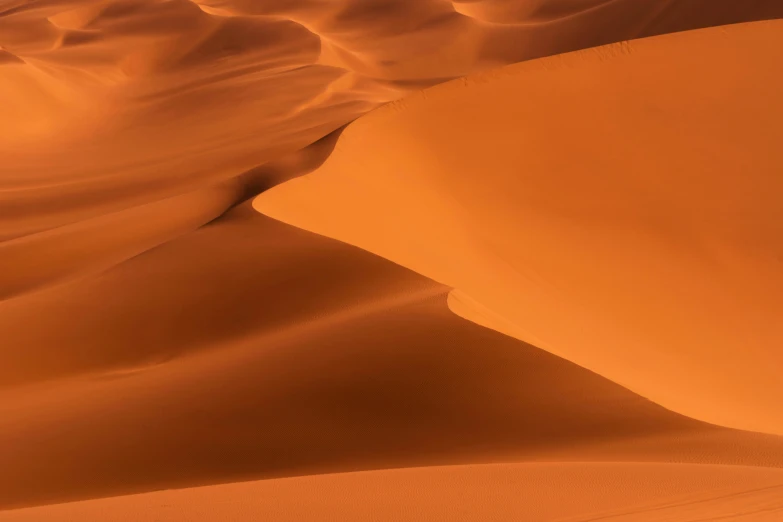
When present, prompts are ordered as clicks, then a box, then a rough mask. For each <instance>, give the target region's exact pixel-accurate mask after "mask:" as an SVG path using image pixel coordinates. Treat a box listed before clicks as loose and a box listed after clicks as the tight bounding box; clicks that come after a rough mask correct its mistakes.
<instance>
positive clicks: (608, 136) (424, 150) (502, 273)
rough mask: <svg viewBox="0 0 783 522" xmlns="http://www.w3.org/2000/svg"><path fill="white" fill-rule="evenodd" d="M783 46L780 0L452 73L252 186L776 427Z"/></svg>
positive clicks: (543, 335) (301, 218) (261, 201)
mask: <svg viewBox="0 0 783 522" xmlns="http://www.w3.org/2000/svg"><path fill="white" fill-rule="evenodd" d="M782 60H783V22H782V21H774V22H759V23H753V24H742V25H735V26H727V27H721V28H713V29H704V30H699V31H692V32H686V33H678V34H673V35H667V36H659V37H654V38H649V39H644V40H638V41H633V42H625V43H622V44H616V45H610V46H607V47H600V48H596V49H590V50H585V51H581V52H576V53H572V54H567V55H561V56H557V57H553V58H549V59H542V60H539V61H533V62H527V63H525V64H519V65H515V66H510V67H507V68H505V69H502V70H499V71H496V72H492V73H487V74H484V75H481V76H478V77H474V78H471V79H467V80H459V81H455V82H451V83H449V84H446V85H443V86H438V87H434V88H432V89H429V90H425V91H423V92H422V93H420V94H416V95H413V96H411V97H410V98H407V99H405V100H402V101H400V102H397V103H393V104H390V105H388V106H386V107H384V108H382V109H380V110H378V111H376V112H374V113H372V114H370V115H368V116H366V117H364V118H362V119H360V120H358V121H357V122H355V123H354V124H352V125H350V126H349V127H348V129H347V130H346V131H345V132H344V134H343V135H342V136H341V138H340V140H339V142H338V144H337V148H336V149H335V152H334V154H333V155H332V156H331V157H330V158H329V159H328V161H327V162H326V163H324V165H322V166H321V167H320V168H319V169H317V170H316V171H314V172H313V173H311V174H310V175H308V176H306V177H303V178H298V179H295V180H293V181H290V182H287V183H285V184H283V185H280V186H277V187H275V188H273V189H272V190H270V191H268V192H265V193H264V194H262V195H261V196H259V197H258V198H257V199H256V200H255V206H256V208H257V209H258V210H259V211H261V212H263V213H264V214H266V215H269V216H272V217H275V218H277V219H280V220H283V221H285V222H287V223H291V224H294V225H296V226H298V227H302V228H305V229H308V230H313V231H316V232H318V233H321V234H324V235H327V236H330V237H334V238H337V239H340V240H342V241H346V242H348V243H351V244H354V245H358V246H361V247H362V248H364V249H366V250H369V251H370V252H373V253H376V254H378V255H381V256H383V257H386V258H388V259H391V260H393V261H395V262H397V263H400V264H402V265H403V266H407V267H409V268H411V269H413V270H415V271H417V272H419V273H421V274H424V275H426V276H428V277H431V278H433V279H435V280H437V281H440V282H442V283H444V284H447V285H450V286H453V287H455V288H457V289H458V290H459V291H460V292H461V293H462V294H463V295H464V296H466V297H467V299H463V302H473V303H476V304H477V305H478V306H474V307H473V308H474V311H473V312H470V311H466V310H467V309H469V308H470V307H469V306H468V307H466V306H463V307H462V312H461V313H462V314H463V315H468V316H469V315H470V314H471V313H474V314H476V315H477V316H480V321H479V322H482V324H490V323H491V322H493V321H494V322H495V323H497V326H496V327H497V329H500V330H502V331H506V332H508V333H512V334H513V335H515V336H516V337H518V338H520V339H522V340H525V341H527V342H530V343H531V344H533V345H535V346H538V347H540V348H544V349H546V350H548V351H550V352H552V353H555V354H558V355H560V356H563V357H565V358H567V359H569V360H571V361H574V362H576V363H577V364H579V365H580V366H583V367H585V368H589V369H591V370H593V371H596V372H597V373H599V374H601V375H603V376H605V377H607V378H609V379H611V380H612V381H615V382H618V383H620V384H622V385H624V386H627V387H629V388H630V389H632V390H634V391H636V392H637V393H640V394H641V395H643V396H644V397H647V398H650V399H652V400H653V401H655V402H657V403H659V404H662V405H664V406H666V407H667V408H670V409H673V410H676V411H679V412H681V413H684V414H686V415H689V416H692V417H695V418H699V419H703V420H707V421H710V422H714V423H718V424H723V425H727V426H734V427H740V428H746V429H753V430H758V431H766V432H770V433H778V434H780V433H783V416H781V410H780V407H779V405H780V403H781V400H783V381H781V379H780V369H781V367H783V359H781V352H780V350H779V348H780V346H783V322H781V321H780V318H781V317H783V299H781V297H780V296H781V295H783V204H781V203H783V178H781V176H780V172H781V171H783V154H781V151H780V147H779V146H778V144H779V143H780V142H781V141H782V140H783V127H781V125H780V123H779V122H780V121H781V118H783V103H781V98H780V96H779V95H778V93H779V92H780V90H781V89H782V88H783V74H781V73H780V72H779V70H778V69H777V68H775V67H773V66H772V64H774V63H778V62H780V61H782ZM358 216H361V219H357V217H358Z"/></svg>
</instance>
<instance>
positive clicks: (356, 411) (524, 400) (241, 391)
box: [0, 205, 783, 520]
mask: <svg viewBox="0 0 783 522" xmlns="http://www.w3.org/2000/svg"><path fill="white" fill-rule="evenodd" d="M447 293H448V288H446V287H443V286H441V285H439V284H437V283H434V282H432V281H429V280H427V279H425V278H423V277H421V276H419V275H417V274H415V273H413V272H410V271H408V270H406V269H404V268H402V267H399V266H397V265H394V264H392V263H390V262H388V261H386V260H383V259H381V258H379V257H376V256H373V255H371V254H369V253H366V252H362V251H361V250H359V249H357V248H355V247H351V246H348V245H344V244H341V243H339V242H337V241H334V240H331V239H328V238H323V237H320V236H317V235H315V234H312V233H309V232H305V231H301V230H297V229H295V228H293V227H290V226H288V225H284V224H281V223H278V222H275V221H273V220H271V219H269V218H266V217H264V216H261V215H260V214H258V213H256V212H254V211H253V210H252V209H251V208H250V207H249V205H245V206H242V207H240V208H238V209H236V210H235V211H232V212H231V213H229V214H228V215H227V216H225V217H224V218H222V219H220V220H218V221H216V222H215V223H213V224H211V225H208V226H206V227H204V228H202V229H200V230H199V231H198V232H196V233H194V234H190V235H188V236H185V237H182V238H180V239H177V240H175V241H171V242H169V243H167V244H166V245H163V246H160V247H158V248H156V249H153V250H151V251H149V252H146V253H144V254H142V255H140V256H138V257H135V258H134V259H132V260H129V261H127V262H125V263H123V264H122V265H121V266H119V267H116V268H114V269H111V270H109V271H106V272H105V273H103V274H102V275H100V276H95V277H91V278H87V279H83V280H81V281H77V282H74V283H70V284H66V285H60V286H57V287H53V288H50V289H46V290H43V291H40V292H36V293H33V294H29V295H27V296H24V297H22V298H17V299H14V300H11V301H9V302H6V303H3V304H2V306H3V307H5V308H2V309H0V310H2V314H0V315H1V316H3V317H10V318H13V320H12V321H8V322H5V323H4V324H3V325H2V327H3V331H4V332H6V334H7V335H8V334H10V337H9V338H10V339H11V340H12V342H13V345H14V346H16V347H18V348H19V350H17V351H16V352H14V353H11V354H10V356H9V355H8V354H4V360H3V361H2V364H0V368H2V374H1V376H2V384H3V390H2V391H0V462H3V473H2V474H0V508H10V507H16V506H25V505H40V504H47V503H52V502H62V501H67V500H79V499H88V498H95V497H105V496H112V495H124V494H129V493H136V492H143V491H151V490H158V489H165V488H172V487H187V486H196V485H205V484H216V483H224V482H230V481H236V480H250V479H257V478H269V477H286V476H293V475H303V474H314V473H324V472H335V471H351V470H363V469H379V468H392V467H409V466H426V465H439V464H459V463H484V462H504V461H505V462H507V461H530V460H534V461H597V460H612V461H630V462H640V461H648V462H656V461H657V462H694V463H718V464H745V465H754V466H771V467H782V466H783V439H781V438H780V437H774V436H768V435H760V434H753V433H746V432H738V431H734V430H727V429H724V428H718V427H715V426H710V425H706V424H703V423H700V422H697V421H693V420H691V419H688V418H685V417H681V416H680V415H677V414H675V413H672V412H669V411H666V410H664V409H663V408H661V407H659V406H657V405H655V404H653V403H651V402H649V401H647V400H644V399H642V398H640V397H638V396H637V395H635V394H633V393H631V392H629V391H628V390H625V389H623V388H621V387H620V386H618V385H616V384H614V383H612V382H610V381H608V380H606V379H604V378H602V377H600V376H598V375H596V374H593V373H591V372H589V371H587V370H584V369H582V368H580V367H578V366H576V365H574V364H572V363H569V362H568V361H564V360H562V359H560V358H558V357H555V356H553V355H551V354H548V353H546V352H544V351H541V350H539V349H537V348H534V347H532V346H528V345H526V344H524V343H521V342H520V341H518V340H516V339H513V338H510V337H507V336H504V335H501V334H498V333H496V332H493V331H491V330H488V329H485V328H482V327H480V326H477V325H475V324H472V323H470V322H468V321H465V320H463V319H461V318H459V317H457V316H455V315H454V314H453V313H452V312H451V311H450V310H449V309H448V308H447V306H446V300H447ZM120 296H121V299H120ZM8 307H11V308H8ZM31 324H34V325H36V327H35V328H31V327H30V325H31ZM20 380H21V382H20ZM575 472H576V473H577V474H578V473H579V471H578V468H577V469H576V471H575ZM569 473H570V472H569ZM631 473H633V472H631ZM671 473H672V474H676V473H677V471H676V470H673V471H671ZM760 473H761V472H760ZM764 473H765V472H764ZM764 473H761V475H764ZM639 474H640V475H644V474H645V472H644V471H640V472H639ZM697 475H698V474H697ZM761 475H760V476H761ZM459 480H461V479H459ZM524 480H528V479H524ZM529 480H531V481H534V480H536V479H535V478H530V479H529ZM562 480H563V481H566V480H567V479H566V478H563V479H562ZM765 480H766V479H765ZM683 481H684V482H683V483H680V485H672V486H671V487H672V488H680V487H683V488H686V487H691V486H687V485H686V484H685V483H689V482H690V481H691V479H690V478H684V479H683ZM701 483H702V481H701V479H699V480H697V481H696V483H694V484H693V486H694V487H696V486H698V484H701ZM730 483H731V480H730V481H729V485H730ZM306 484H307V483H306ZM313 487H317V485H316V486H313ZM398 487H403V488H404V487H406V486H405V485H404V484H399V485H398ZM294 489H296V488H295V487H294ZM307 491H309V490H305V492H303V493H302V495H305V498H309V497H308V496H309V495H310V494H311V493H307ZM617 493H618V494H619V495H621V496H622V495H624V493H623V491H619V492H617ZM292 494H293V493H292ZM400 494H402V493H400ZM444 494H446V493H444ZM455 494H456V493H455ZM218 495H220V493H218ZM634 495H635V496H634ZM634 495H631V497H629V498H630V499H637V500H638V499H644V500H650V501H653V500H656V499H660V498H663V497H661V496H660V492H659V491H658V490H655V491H650V492H648V494H646V495H645V494H644V492H643V491H642V490H641V489H640V490H639V491H638V494H634ZM622 502H623V501H622V498H621V499H620V500H619V504H618V505H620V504H622ZM634 502H636V500H634ZM606 505H607V506H608V505H609V504H606ZM216 508H217V507H216ZM253 509H262V506H256V507H254V508H253ZM44 520H46V519H44Z"/></svg>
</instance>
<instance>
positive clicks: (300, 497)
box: [0, 463, 783, 522]
mask: <svg viewBox="0 0 783 522" xmlns="http://www.w3.org/2000/svg"><path fill="white" fill-rule="evenodd" d="M651 492H654V493H651ZM781 499H783V471H781V470H762V469H757V468H746V467H738V466H693V465H687V464H679V465H678V464H617V463H606V464H600V463H585V464H572V463H562V464H551V463H546V464H501V465H477V466H453V467H430V468H418V469H401V470H389V471H373V472H362V473H347V474H338V475H318V476H312V477H301V478H292V479H280V480H268V481H261V482H248V483H240V484H228V485H223V486H210V487H204V488H196V489H183V490H177V491H161V492H158V493H150V494H146V495H133V496H127V497H119V498H110V499H104V500H94V501H88V502H77V503H72V504H62V505H55V506H46V507H41V508H32V509H22V510H18V511H6V512H0V521H1V522H40V521H42V520H44V521H52V522H66V521H67V522H71V521H80V522H138V521H140V520H165V521H166V522H193V521H202V520H203V521H207V520H209V521H213V522H222V521H237V520H275V521H280V522H287V521H291V522H299V521H302V520H319V521H330V522H331V521H334V522H338V521H347V522H359V521H370V520H371V521H379V522H385V521H389V522H392V521H395V522H396V521H401V520H405V521H408V520H410V521H414V520H415V521H423V520H426V521H428V522H430V521H431V522H441V521H443V522H446V521H449V522H451V521H456V522H473V521H476V520H481V521H487V522H506V521H512V520H524V521H527V522H553V521H559V522H569V521H570V522H577V521H581V522H584V521H587V520H593V521H594V520H602V521H603V520H607V521H612V522H617V521H623V522H651V521H655V522H683V521H685V520H722V519H723V517H725V516H726V514H730V516H731V520H736V521H745V522H747V521H756V522H758V521H767V522H775V521H777V520H780V516H781V514H782V513H783V501H781Z"/></svg>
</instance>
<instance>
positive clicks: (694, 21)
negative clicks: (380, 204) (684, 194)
mask: <svg viewBox="0 0 783 522" xmlns="http://www.w3.org/2000/svg"><path fill="white" fill-rule="evenodd" d="M513 4H514V3H509V2H506V1H503V0H492V1H483V2H480V3H477V2H464V1H460V2H453V3H452V2H448V1H444V0H394V1H388V0H382V1H379V0H373V1H372V2H368V1H367V0H339V1H338V0H334V1H323V2H320V1H319V2H312V1H305V0H300V1H291V0H265V1H263V2H260V1H248V0H219V1H218V0H211V1H198V2H191V1H189V0H166V1H162V0H45V1H26V0H2V1H0V99H2V100H3V109H2V120H3V124H2V126H0V158H2V161H0V241H3V240H12V239H18V238H22V237H23V236H32V237H29V238H27V239H25V240H23V241H22V242H21V244H19V243H15V244H13V245H12V246H9V248H10V249H11V250H12V252H11V253H6V252H4V251H3V252H0V298H8V297H10V296H13V295H19V294H20V293H24V292H27V291H30V290H33V289H36V288H40V287H42V286H47V285H50V284H53V283H56V282H60V281H62V280H66V279H71V278H72V277H74V276H77V275H81V274H84V273H89V272H90V271H91V270H94V269H98V268H103V267H105V266H107V265H111V264H115V263H118V262H121V261H122V260H123V259H125V258H127V257H128V256H129V255H133V254H134V253H136V252H138V251H140V250H143V249H146V248H150V247H151V246H154V245H155V244H159V243H160V242H162V241H166V240H168V239H170V238H172V237H176V236H177V235H179V234H181V233H185V232H187V231H189V230H192V229H193V227H195V226H198V225H200V224H202V223H204V222H206V221H208V220H210V219H213V218H214V217H215V215H216V214H218V213H220V212H222V211H224V210H225V209H226V208H228V207H229V206H230V205H231V203H233V202H236V201H237V200H238V199H241V197H242V196H241V194H242V191H241V190H236V187H235V183H234V182H233V181H226V180H229V179H230V178H234V177H236V176H238V175H240V174H241V173H242V172H244V171H246V170H248V169H251V168H253V167H256V166H258V165H260V164H262V163H265V162H267V161H269V160H272V159H275V158H277V157H279V156H280V155H281V154H283V153H286V152H291V151H295V150H298V149H300V148H302V147H304V146H306V145H308V144H310V143H312V142H313V141H315V140H317V139H319V138H321V137H323V136H324V135H326V134H328V133H329V132H331V131H332V130H334V129H336V128H338V127H340V126H342V125H344V124H345V123H347V122H349V121H351V120H353V119H354V118H356V117H357V116H359V115H361V114H364V113H366V112H368V111H369V110H371V109H373V108H375V107H377V106H379V105H381V104H383V103H385V102H388V101H391V100H394V99H397V98H399V97H401V96H403V95H404V94H406V93H408V92H410V91H411V90H414V89H417V88H419V87H421V86H427V85H432V84H434V83H438V82H440V81H443V80H445V79H450V78H454V77H457V76H461V75H465V74H469V73H472V72H476V71H478V70H482V69H486V68H487V67H489V66H493V65H497V64H505V63H512V62H516V61H519V60H525V59H530V58H535V57H538V56H543V55H549V54H554V53H558V52H564V51H570V50H574V49H579V48H584V47H589V46H593V45H598V44H602V43H608V42H612V41H619V40H624V39H628V38H634V37H639V36H645V35H650V34H658V33H665V32H671V31H677V30H682V29H688V28H693V27H702V26H706V25H715V24H725V23H732V22H740V21H745V20H757V19H764V18H770V17H776V16H783V4H781V2H779V1H778V0H745V1H743V2H719V4H720V5H716V2H714V1H713V0H674V1H672V0H667V1H662V0H614V1H612V2H604V1H603V0H601V1H600V2H599V1H597V0H590V1H589V2H583V1H580V2H574V1H567V2H565V1H561V0H549V1H548V2H546V3H543V2H541V1H536V2H532V1H531V2H522V3H516V4H517V5H525V6H529V9H528V8H527V7H526V8H525V9H523V10H517V9H515V8H513ZM493 6H496V7H497V9H500V10H501V11H500V12H501V14H502V17H503V21H504V23H503V24H499V23H496V22H497V17H498V16H499V15H498V11H497V9H496V8H495V7H493ZM482 13H483V14H482ZM216 187H217V188H216ZM172 198H173V199H172ZM232 199H233V201H230V200H232ZM150 205H151V206H150ZM122 212H127V214H121V213H122ZM118 213H120V214H118ZM167 213H168V214H169V215H168V218H161V217H160V216H161V215H165V214H167ZM80 222H83V223H80ZM134 223H135V224H134ZM104 225H105V226H104ZM64 226H70V227H73V228H68V229H66V230H58V231H56V232H52V233H51V234H44V235H39V234H40V233H43V232H45V231H51V230H53V229H58V228H60V227H64ZM112 227H117V229H122V230H123V233H122V234H115V235H114V237H113V238H112V241H113V242H114V243H115V246H114V247H113V248H108V247H107V250H110V251H103V252H96V251H95V246H94V245H95V243H96V242H98V241H106V236H107V233H106V230H107V228H108V229H110V228H112ZM64 242H67V243H68V244H69V245H70V246H69V247H68V248H69V250H70V251H72V252H73V255H71V256H66V257H67V259H63V256H62V253H61V251H62V249H63V246H62V245H63V243H64ZM30 257H34V258H36V259H42V258H49V257H51V259H52V260H51V262H50V264H51V265H57V266H42V265H47V263H34V264H31V263H24V262H19V261H18V259H20V258H23V259H26V258H30ZM33 265H35V266H33Z"/></svg>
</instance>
